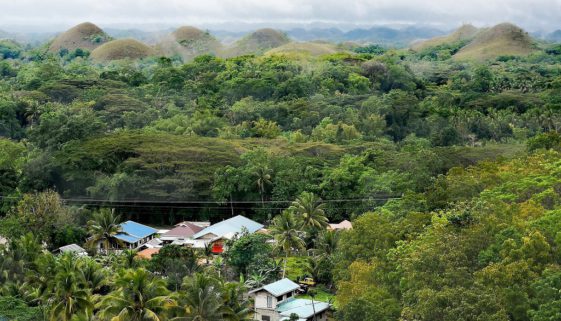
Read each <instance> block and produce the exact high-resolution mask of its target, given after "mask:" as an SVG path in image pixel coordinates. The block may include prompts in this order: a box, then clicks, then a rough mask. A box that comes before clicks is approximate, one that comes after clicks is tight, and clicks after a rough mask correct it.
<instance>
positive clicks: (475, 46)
mask: <svg viewBox="0 0 561 321" xmlns="http://www.w3.org/2000/svg"><path fill="white" fill-rule="evenodd" d="M535 50H536V48H535V45H534V41H533V39H532V38H531V37H530V35H529V34H528V33H527V32H526V31H524V30H523V29H521V28H520V27H518V26H515V25H513V24H510V23H502V24H499V25H496V26H494V27H492V28H490V29H486V30H483V31H481V32H479V33H478V34H477V36H476V37H475V38H474V39H473V40H472V41H471V42H470V43H469V44H467V45H466V46H465V47H463V48H462V49H460V51H458V53H457V54H455V55H454V56H453V58H454V59H458V60H469V59H475V60H486V59H493V58H496V57H499V56H526V55H528V54H530V53H532V52H533V51H535Z"/></svg>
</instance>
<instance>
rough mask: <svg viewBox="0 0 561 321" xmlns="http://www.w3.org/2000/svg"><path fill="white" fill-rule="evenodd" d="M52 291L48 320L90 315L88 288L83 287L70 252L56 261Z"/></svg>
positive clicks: (63, 319) (65, 320) (56, 320)
mask: <svg viewBox="0 0 561 321" xmlns="http://www.w3.org/2000/svg"><path fill="white" fill-rule="evenodd" d="M57 271H58V272H57V274H56V276H55V278H54V282H53V289H54V292H52V293H49V296H50V299H49V301H51V302H53V306H52V307H51V313H50V317H49V320H50V321H58V320H62V321H70V320H71V319H72V318H73V317H74V316H75V315H85V316H91V314H92V311H93V303H92V299H91V296H90V293H89V289H87V288H84V286H83V285H84V284H83V283H82V281H81V278H80V274H79V268H78V265H77V262H76V260H75V259H74V256H73V255H72V254H64V255H63V256H62V257H61V258H60V259H59V261H58V262H57Z"/></svg>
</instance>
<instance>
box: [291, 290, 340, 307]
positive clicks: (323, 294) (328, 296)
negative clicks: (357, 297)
mask: <svg viewBox="0 0 561 321" xmlns="http://www.w3.org/2000/svg"><path fill="white" fill-rule="evenodd" d="M314 290H315V291H316V296H315V297H314V300H315V301H319V302H327V303H330V304H332V305H333V307H335V308H337V297H336V296H335V294H333V293H331V292H329V291H327V289H325V288H323V287H322V286H318V287H315V288H314ZM297 298H298V299H308V300H311V299H312V297H311V296H310V295H308V294H303V295H298V296H297Z"/></svg>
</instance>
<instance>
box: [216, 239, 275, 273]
mask: <svg viewBox="0 0 561 321" xmlns="http://www.w3.org/2000/svg"><path fill="white" fill-rule="evenodd" d="M269 238H270V237H269V236H267V235H263V234H249V233H242V235H241V236H239V237H238V238H237V239H235V240H234V241H233V242H232V244H231V245H230V246H228V252H227V253H226V261H227V262H228V264H229V265H230V266H232V267H233V268H235V269H236V271H237V272H238V273H240V274H243V275H247V274H248V273H252V272H257V271H249V267H251V266H252V265H254V266H255V265H261V266H267V265H268V264H267V263H266V262H264V258H263V257H262V256H265V257H268V255H267V254H266V253H270V252H271V251H272V247H271V245H270V244H268V243H267V240H269ZM257 262H258V264H256V263H257Z"/></svg>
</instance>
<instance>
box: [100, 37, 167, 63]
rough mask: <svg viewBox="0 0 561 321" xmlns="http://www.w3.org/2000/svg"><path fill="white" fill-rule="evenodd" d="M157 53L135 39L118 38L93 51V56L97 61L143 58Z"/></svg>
mask: <svg viewBox="0 0 561 321" xmlns="http://www.w3.org/2000/svg"><path fill="white" fill-rule="evenodd" d="M154 54H156V51H155V50H154V49H153V48H151V47H149V46H148V45H146V44H144V43H142V42H140V41H138V40H134V39H117V40H113V41H110V42H108V43H105V44H103V45H101V46H99V47H98V48H96V49H95V50H94V51H92V53H91V58H92V59H93V60H94V61H97V62H104V61H112V60H121V59H142V58H146V57H149V56H152V55H154Z"/></svg>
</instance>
